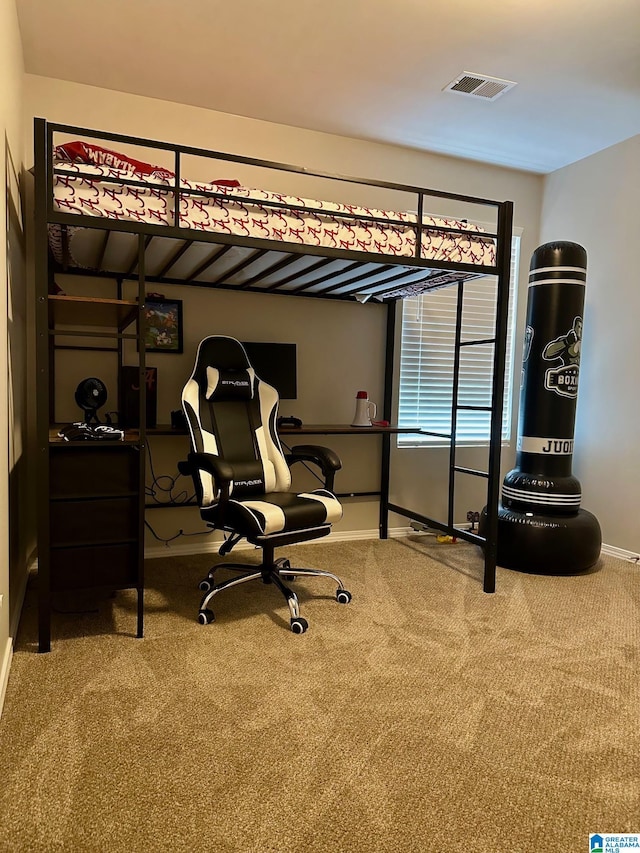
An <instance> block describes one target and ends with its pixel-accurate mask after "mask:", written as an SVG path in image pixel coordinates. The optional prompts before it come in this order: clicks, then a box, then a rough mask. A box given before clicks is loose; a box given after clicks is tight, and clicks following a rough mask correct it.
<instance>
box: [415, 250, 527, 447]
mask: <svg viewBox="0 0 640 853" xmlns="http://www.w3.org/2000/svg"><path fill="white" fill-rule="evenodd" d="M519 256H520V234H514V235H513V239H512V243H511V276H510V283H509V316H508V325H507V348H506V370H505V387H504V401H503V403H504V408H503V414H502V440H503V441H508V440H509V439H510V437H511V435H510V434H511V401H512V383H513V339H514V316H515V294H516V293H517V280H518V262H519ZM497 288H498V279H497V277H496V276H487V277H485V278H480V279H475V280H473V281H467V282H465V283H464V301H463V314H462V338H461V340H462V342H464V341H470V340H482V339H485V338H493V337H494V335H495V320H496V296H497ZM457 297H458V287H457V286H455V285H454V286H451V287H446V288H443V289H442V290H437V291H434V292H432V293H425V294H422V295H420V296H414V297H410V298H408V299H405V300H403V302H402V337H401V346H400V384H399V403H398V425H399V426H401V427H412V426H419V427H421V428H422V429H425V430H429V431H431V432H436V433H442V434H444V435H450V434H451V404H452V399H453V366H454V355H455V347H454V344H455V331H456V308H457ZM493 357H494V345H493V344H482V345H479V346H467V347H462V348H461V350H460V373H459V389H458V405H460V406H490V405H491V383H492V380H493ZM490 427H491V413H490V412H478V411H468V410H464V409H463V410H458V414H457V425H456V436H457V444H458V445H465V444H466V445H474V444H486V443H487V442H488V440H489V435H490ZM448 443H449V439H448V438H438V437H436V436H423V435H407V434H405V435H399V436H398V446H399V447H416V446H426V445H429V446H433V445H441V444H448Z"/></svg>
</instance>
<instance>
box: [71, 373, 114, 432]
mask: <svg viewBox="0 0 640 853" xmlns="http://www.w3.org/2000/svg"><path fill="white" fill-rule="evenodd" d="M75 398H76V403H77V404H78V405H79V406H80V408H81V409H82V411H83V412H84V422H85V424H92V423H96V424H99V423H100V419H99V418H98V414H97V413H98V409H99V408H100V407H101V406H104V404H105V403H106V402H107V387H106V385H105V384H104V382H103V381H102V380H101V379H97V378H96V377H95V376H90V377H89V378H88V379H83V380H82V382H81V383H80V384H79V385H78V387H77V388H76V394H75Z"/></svg>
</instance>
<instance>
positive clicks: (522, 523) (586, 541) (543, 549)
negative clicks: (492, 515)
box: [478, 503, 602, 575]
mask: <svg viewBox="0 0 640 853" xmlns="http://www.w3.org/2000/svg"><path fill="white" fill-rule="evenodd" d="M485 527H486V511H485V510H483V511H482V514H481V516H480V524H479V528H478V532H479V533H480V535H481V536H483V535H484V533H483V530H484V528H485ZM601 545H602V533H601V531H600V524H599V523H598V519H597V518H596V517H595V515H592V514H591V513H590V512H587V510H585V509H580V510H578V512H576V513H575V514H574V515H569V516H566V515H564V516H563V515H538V514H537V513H524V512H516V511H515V510H512V509H505V508H504V507H503V506H502V503H500V504H499V506H498V565H499V566H502V567H503V568H505V569H513V570H514V571H517V572H531V573H535V574H540V575H573V574H579V573H580V572H585V571H587V569H590V568H591V567H592V566H594V565H595V564H596V563H597V562H598V558H599V556H600V547H601Z"/></svg>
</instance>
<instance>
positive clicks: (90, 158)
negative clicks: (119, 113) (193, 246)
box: [54, 141, 240, 187]
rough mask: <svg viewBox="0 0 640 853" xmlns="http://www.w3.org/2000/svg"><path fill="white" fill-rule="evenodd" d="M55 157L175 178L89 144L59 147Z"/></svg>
mask: <svg viewBox="0 0 640 853" xmlns="http://www.w3.org/2000/svg"><path fill="white" fill-rule="evenodd" d="M54 156H55V157H56V158H57V159H58V160H66V161H68V162H70V163H87V164H93V165H94V166H113V167H114V168H115V169H123V170H124V171H126V172H133V174H134V175H136V176H138V177H148V176H154V177H156V178H163V179H165V180H167V181H171V180H173V178H175V173H174V172H172V171H171V170H170V169H164V168H163V167H161V166H152V165H151V164H150V163H144V162H143V161H142V160H135V159H134V158H133V157H128V156H127V155H126V154H119V153H118V152H117V151H111V150H110V149H109V148H102V147H101V146H99V145H91V144H89V143H88V142H80V141H76V142H66V143H65V144H64V145H57V146H56V147H55V149H54ZM211 183H212V184H214V185H215V186H220V187H239V186H240V181H236V180H233V179H227V178H218V179H217V180H215V181H211Z"/></svg>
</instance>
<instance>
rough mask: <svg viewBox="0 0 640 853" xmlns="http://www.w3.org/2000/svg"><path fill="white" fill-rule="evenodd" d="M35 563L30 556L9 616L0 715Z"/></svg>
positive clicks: (0, 672) (0, 661)
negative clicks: (28, 585)
mask: <svg viewBox="0 0 640 853" xmlns="http://www.w3.org/2000/svg"><path fill="white" fill-rule="evenodd" d="M36 565H37V559H36V558H31V559H30V560H29V562H28V563H27V569H26V571H25V573H24V576H23V578H22V582H21V584H20V589H19V590H18V603H17V605H16V606H15V607H14V608H13V615H12V618H11V623H10V625H9V636H8V637H7V643H6V646H5V648H4V651H3V653H2V656H0V717H1V716H2V709H3V708H4V697H5V694H6V692H7V684H8V682H9V670H10V669H11V659H12V658H13V641H14V639H15V637H16V634H17V633H18V625H19V624H20V615H21V613H22V606H23V604H24V597H25V594H26V592H27V580H28V579H29V574H30V573H31V571H32V570H33V568H34V566H36Z"/></svg>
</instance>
